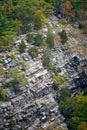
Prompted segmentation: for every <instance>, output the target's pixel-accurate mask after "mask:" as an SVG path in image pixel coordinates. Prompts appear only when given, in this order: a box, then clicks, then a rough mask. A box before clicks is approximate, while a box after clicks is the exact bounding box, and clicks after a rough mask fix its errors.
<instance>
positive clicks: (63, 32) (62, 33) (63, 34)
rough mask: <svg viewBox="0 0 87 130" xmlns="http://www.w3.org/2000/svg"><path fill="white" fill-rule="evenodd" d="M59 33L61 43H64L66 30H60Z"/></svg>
mask: <svg viewBox="0 0 87 130" xmlns="http://www.w3.org/2000/svg"><path fill="white" fill-rule="evenodd" d="M59 35H60V38H61V41H62V43H63V44H64V43H66V42H67V40H68V37H67V34H66V31H65V30H62V31H61V32H59Z"/></svg>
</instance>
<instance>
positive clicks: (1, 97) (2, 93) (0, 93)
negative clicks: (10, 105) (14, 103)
mask: <svg viewBox="0 0 87 130" xmlns="http://www.w3.org/2000/svg"><path fill="white" fill-rule="evenodd" d="M5 99H6V91H5V89H3V88H1V89H0V100H1V101H5Z"/></svg>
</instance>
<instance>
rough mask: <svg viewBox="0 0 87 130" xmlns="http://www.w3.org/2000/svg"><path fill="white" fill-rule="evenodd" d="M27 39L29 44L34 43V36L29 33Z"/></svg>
mask: <svg viewBox="0 0 87 130" xmlns="http://www.w3.org/2000/svg"><path fill="white" fill-rule="evenodd" d="M26 38H27V42H29V43H32V42H33V41H34V35H33V34H31V33H29V32H28V33H27V35H26Z"/></svg>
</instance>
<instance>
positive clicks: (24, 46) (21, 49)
mask: <svg viewBox="0 0 87 130" xmlns="http://www.w3.org/2000/svg"><path fill="white" fill-rule="evenodd" d="M25 49H26V45H25V42H24V41H21V44H20V45H19V51H20V52H21V53H22V52H24V50H25Z"/></svg>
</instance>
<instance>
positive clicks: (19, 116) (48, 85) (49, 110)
mask: <svg viewBox="0 0 87 130" xmlns="http://www.w3.org/2000/svg"><path fill="white" fill-rule="evenodd" d="M47 22H48V24H49V26H50V28H51V29H52V31H53V33H54V36H55V47H54V48H53V49H52V50H51V58H50V59H51V64H52V65H53V66H54V67H55V68H60V69H61V72H58V73H57V74H58V75H59V76H63V77H65V78H66V79H67V82H65V83H63V84H62V85H59V89H61V87H64V86H67V87H68V88H69V89H70V90H71V93H72V95H74V94H76V93H77V92H78V90H81V91H82V90H83V89H84V88H85V87H86V86H87V45H86V44H87V39H86V37H85V36H83V35H82V34H81V32H80V30H78V29H75V28H73V27H72V26H71V25H69V24H65V25H62V24H60V23H59V22H58V19H57V18H56V17H55V16H53V17H51V18H50V19H49V20H48V21H47ZM62 29H65V30H66V33H67V36H68V41H67V43H66V44H65V45H62V43H61V39H60V37H59V36H58V32H60V31H61V30H62ZM38 33H40V34H41V35H42V36H43V38H44V39H45V38H46V33H47V26H46V27H44V28H43V29H42V30H40V31H39V32H38ZM25 36H26V35H22V36H20V38H19V40H16V41H15V44H14V45H13V49H12V51H11V52H7V53H4V54H0V58H1V61H2V62H1V63H0V66H1V67H2V68H3V69H4V70H5V73H6V74H8V73H9V72H10V70H11V69H13V68H15V67H17V68H18V72H23V73H24V74H25V76H26V79H27V81H28V84H27V85H25V86H21V87H20V88H19V89H18V92H17V93H15V92H14V90H13V89H12V87H11V88H9V87H8V88H6V87H5V90H6V92H7V97H8V96H9V101H6V102H0V119H1V120H2V121H1V122H2V124H1V129H3V130H4V129H5V130H10V129H14V130H21V129H23V128H24V129H25V130H26V129H27V130H28V129H29V130H37V129H39V128H41V127H42V128H46V127H47V126H49V124H52V123H54V122H57V124H58V125H59V126H60V127H61V128H62V129H65V128H66V129H67V125H66V124H65V123H64V117H63V116H62V115H61V114H60V111H59V106H58V104H57V103H56V101H55V100H54V93H55V92H54V90H53V89H52V84H53V82H54V79H53V78H52V75H51V74H52V73H53V72H51V71H48V70H47V69H46V68H44V67H43V64H42V55H43V52H44V51H45V49H44V51H42V50H41V49H40V54H39V56H38V57H37V58H34V59H32V58H31V56H30V55H29V54H28V52H27V50H28V48H30V47H31V46H32V45H31V44H29V43H27V41H26V37H25ZM21 40H24V41H25V43H26V46H27V49H26V50H25V52H24V53H22V54H21V53H20V52H19V50H18V46H19V44H20V42H21ZM12 54H15V57H12ZM53 74H54V73H53ZM8 80H11V78H10V79H6V77H5V76H4V75H3V76H1V77H0V87H1V88H2V86H3V85H5V83H6V82H8Z"/></svg>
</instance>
